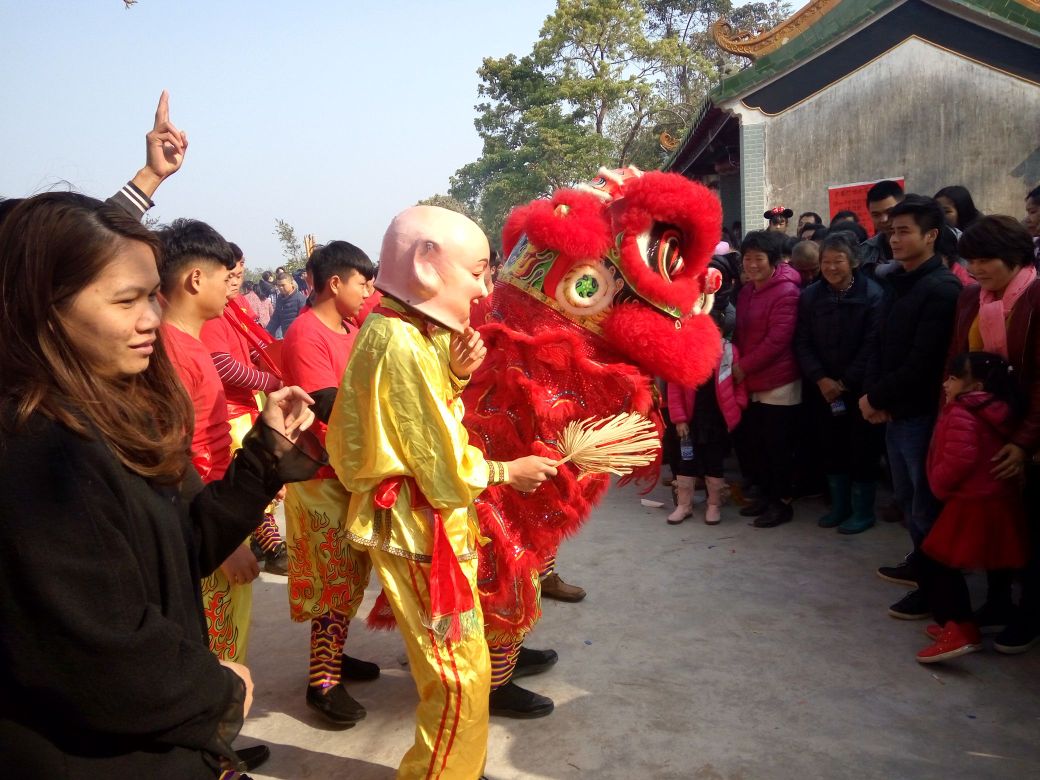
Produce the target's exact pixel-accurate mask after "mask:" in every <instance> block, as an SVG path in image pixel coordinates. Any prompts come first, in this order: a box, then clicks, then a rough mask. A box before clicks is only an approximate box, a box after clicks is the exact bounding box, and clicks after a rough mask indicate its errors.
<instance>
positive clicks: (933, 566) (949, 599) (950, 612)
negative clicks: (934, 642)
mask: <svg viewBox="0 0 1040 780" xmlns="http://www.w3.org/2000/svg"><path fill="white" fill-rule="evenodd" d="M917 565H918V572H919V573H920V577H921V579H920V583H919V584H920V587H921V592H922V593H923V594H924V596H925V598H926V599H927V601H928V606H929V608H930V609H931V610H932V615H933V616H934V617H935V622H936V623H938V624H939V625H940V626H942V625H945V624H946V623H948V622H949V621H951V620H952V621H954V622H956V623H965V622H967V621H969V620H971V596H970V595H969V593H968V583H966V582H965V581H964V575H963V574H961V571H960V569H952V568H950V567H949V566H945V565H943V564H941V563H939V562H938V561H937V560H935V559H934V558H929V557H928V556H927V555H925V554H924V553H923V552H921V551H918V553H917Z"/></svg>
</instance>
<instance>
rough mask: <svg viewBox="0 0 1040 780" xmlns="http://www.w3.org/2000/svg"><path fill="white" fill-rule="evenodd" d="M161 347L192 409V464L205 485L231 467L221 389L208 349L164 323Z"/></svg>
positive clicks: (196, 340)
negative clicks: (193, 416) (163, 348)
mask: <svg viewBox="0 0 1040 780" xmlns="http://www.w3.org/2000/svg"><path fill="white" fill-rule="evenodd" d="M162 337H163V344H164V345H165V347H166V352H167V354H169V356H170V360H171V361H172V362H173V367H174V368H175V369H176V371H177V376H178V377H180V380H181V384H183V385H184V389H185V390H187V391H188V396H189V397H190V398H191V404H192V406H193V407H194V408H195V434H194V436H192V438H191V461H192V464H193V465H194V466H195V469H196V470H197V471H198V472H199V475H200V476H201V477H202V479H203V481H204V482H213V481H214V480H217V479H220V478H221V477H223V476H224V472H225V471H227V469H228V466H230V465H231V425H230V424H229V423H228V411H227V401H226V399H225V397H224V385H223V384H222V383H221V381H220V377H219V376H218V375H217V369H216V367H215V366H214V365H213V358H211V357H210V352H209V348H208V347H206V345H205V344H203V343H202V342H201V341H199V340H198V339H196V338H194V337H193V336H190V335H189V334H187V333H185V332H184V331H182V330H179V329H178V328H175V327H174V326H173V325H169V324H167V323H163V326H162Z"/></svg>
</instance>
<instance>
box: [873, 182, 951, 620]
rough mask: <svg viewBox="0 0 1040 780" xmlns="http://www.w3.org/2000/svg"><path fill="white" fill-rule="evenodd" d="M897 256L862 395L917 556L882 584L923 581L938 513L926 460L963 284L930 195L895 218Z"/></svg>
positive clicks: (909, 603) (917, 610)
mask: <svg viewBox="0 0 1040 780" xmlns="http://www.w3.org/2000/svg"><path fill="white" fill-rule="evenodd" d="M889 222H890V223H891V227H890V230H891V239H890V244H891V247H892V255H893V258H894V259H895V260H896V261H897V262H898V263H899V265H900V266H901V267H899V268H897V269H896V270H894V271H893V272H891V273H889V274H887V275H885V277H884V283H885V286H886V287H887V291H888V297H889V300H888V311H887V313H886V316H885V318H884V322H883V324H882V330H881V340H880V344H879V347H878V357H877V361H878V367H877V370H876V371H874V372H871V373H872V374H873V376H875V377H876V379H874V380H873V381H871V382H869V383H868V385H867V392H866V394H865V395H864V396H863V397H862V398H860V401H859V407H860V410H861V411H862V413H863V417H864V418H865V419H866V420H867V421H868V422H872V423H878V424H880V423H886V422H887V423H888V429H887V431H886V433H885V445H886V448H887V450H888V461H889V466H890V467H891V469H892V487H893V490H894V491H895V494H896V501H897V502H898V503H899V504H900V506H901V507H902V509H903V512H904V514H905V516H906V517H907V519H908V521H909V525H910V536H911V539H912V540H913V545H914V552H913V553H911V554H910V555H909V556H907V560H906V561H905V562H904V563H902V564H900V565H899V566H894V567H888V566H883V567H881V568H880V569H878V575H879V576H880V577H881V578H882V579H886V580H890V581H893V582H898V583H903V584H912V585H916V584H917V583H918V571H917V566H916V551H917V550H918V549H919V548H920V546H921V543H922V542H923V541H924V538H925V536H926V535H927V534H928V531H929V530H930V529H931V527H932V523H934V522H935V518H936V517H937V516H938V514H939V503H938V501H936V499H935V497H934V496H933V495H932V492H931V489H930V488H929V487H928V479H927V477H926V474H925V461H926V459H927V455H928V443H929V440H930V439H931V435H932V428H933V426H934V425H935V417H936V414H937V413H938V407H939V396H940V390H941V383H942V374H943V370H944V368H945V365H944V364H945V361H946V351H947V348H948V347H949V344H950V336H951V334H952V331H953V322H954V312H955V310H956V307H957V298H958V296H959V295H960V289H961V283H960V282H959V281H958V280H957V277H955V276H954V275H953V274H952V273H951V272H950V270H949V269H948V268H947V267H946V266H945V264H944V263H943V261H942V258H940V257H939V256H938V255H936V254H935V241H936V239H937V238H938V236H939V231H940V230H941V229H942V226H943V212H942V209H941V208H940V207H939V204H938V203H936V202H935V201H934V200H932V199H931V198H925V197H922V196H920V195H907V196H906V198H905V199H904V200H903V201H902V202H901V203H899V204H897V205H895V206H894V207H893V208H892V210H891V212H890V214H889ZM889 614H890V615H892V616H893V617H897V618H902V619H908V620H913V619H917V618H923V617H926V616H927V615H928V607H927V604H926V603H925V599H924V597H923V595H922V594H921V593H920V591H918V590H913V591H911V592H910V593H908V594H907V595H906V596H905V597H904V598H903V599H901V600H900V601H899V602H897V603H896V604H893V605H892V607H891V608H890V609H889Z"/></svg>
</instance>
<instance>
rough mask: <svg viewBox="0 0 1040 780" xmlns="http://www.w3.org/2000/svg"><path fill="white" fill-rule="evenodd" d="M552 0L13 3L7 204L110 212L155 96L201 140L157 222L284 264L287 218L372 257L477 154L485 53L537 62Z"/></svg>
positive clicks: (5, 96) (3, 10)
mask: <svg viewBox="0 0 1040 780" xmlns="http://www.w3.org/2000/svg"><path fill="white" fill-rule="evenodd" d="M554 7H555V2H554V0H520V1H519V2H499V1H491V2H476V0H440V1H439V2H412V1H410V0H409V1H408V2H395V1H388V2H382V3H375V2H355V1H353V0H341V1H340V2H334V1H333V0H140V1H139V3H138V5H137V6H135V7H133V8H132V9H130V10H124V8H123V3H122V2H121V0H0V67H2V73H3V76H2V77H0V112H2V113H0V195H5V196H18V195H26V194H32V193H35V192H39V191H42V190H46V189H49V188H51V187H53V186H54V185H55V184H56V183H58V182H61V181H68V182H70V183H71V184H72V185H73V187H74V188H75V189H77V190H79V191H81V192H85V193H88V194H91V195H96V196H99V197H105V196H107V195H109V194H111V193H112V192H114V191H115V190H116V189H118V188H119V187H120V186H121V185H122V184H123V182H124V181H125V180H126V179H127V178H129V177H130V176H131V175H132V174H133V173H134V172H135V171H136V170H137V169H138V168H139V167H140V166H141V164H142V161H143V159H144V133H145V132H146V131H147V130H148V129H149V128H150V127H151V123H152V116H153V113H154V110H155V104H156V102H157V100H158V97H159V93H160V92H161V91H162V90H163V88H167V89H169V90H170V96H171V97H170V105H171V119H172V120H173V122H174V123H175V124H176V125H177V126H178V127H180V128H181V129H182V130H185V131H186V132H187V133H188V136H189V141H190V148H189V150H188V158H187V160H186V162H185V164H184V168H183V169H182V170H181V172H180V173H178V174H177V176H176V177H174V178H173V179H170V180H169V181H168V182H167V183H166V184H164V185H163V187H162V188H161V189H160V190H159V192H158V194H157V196H156V202H157V203H158V206H157V208H156V209H154V210H153V212H152V213H153V214H155V215H156V216H158V217H159V218H160V219H163V220H169V219H173V218H175V217H181V216H184V217H196V218H199V219H203V220H205V221H207V222H209V223H211V224H212V225H213V226H214V227H216V228H217V229H218V230H220V231H221V232H222V233H223V234H224V235H225V236H226V237H227V238H229V239H231V240H234V241H237V242H238V243H239V244H240V245H241V246H242V248H243V249H244V250H245V253H246V256H247V258H248V260H249V262H250V265H253V266H254V267H274V266H276V265H278V264H279V263H280V261H281V254H280V245H279V244H278V241H277V239H276V238H275V237H274V233H273V231H274V220H275V218H276V217H281V218H283V219H286V220H288V221H289V222H290V223H292V224H293V225H294V226H295V227H296V228H297V232H298V233H300V234H303V233H314V234H316V235H317V237H318V240H319V241H327V240H331V239H345V240H348V241H351V242H353V243H355V244H357V245H358V246H360V247H361V248H362V249H364V250H365V251H366V252H368V253H369V254H370V255H371V256H372V258H373V259H375V258H376V256H377V254H378V252H379V242H380V240H381V237H382V233H383V230H384V229H385V227H386V225H387V223H388V222H389V220H390V218H391V217H392V216H393V215H394V214H395V213H397V212H398V211H400V210H401V209H402V208H404V207H406V206H409V205H411V204H413V203H415V201H417V200H419V199H420V198H424V197H427V196H429V195H432V194H433V193H435V192H446V191H447V187H448V178H449V177H450V176H451V174H452V173H454V171H455V170H456V169H457V168H458V167H459V166H461V165H463V164H465V163H467V162H469V161H471V160H474V159H476V157H477V156H478V155H479V154H480V140H479V138H478V137H477V134H476V131H475V130H474V128H473V118H474V111H473V105H474V104H475V103H476V102H477V76H476V70H477V68H478V67H479V66H480V62H481V59H482V58H483V57H485V56H495V57H499V56H503V55H505V54H507V53H509V52H514V53H517V54H524V53H527V52H528V51H529V50H530V47H531V44H532V43H533V42H534V41H535V39H536V38H537V35H538V30H539V29H540V27H541V24H542V22H543V21H544V19H545V17H546V16H547V15H548V14H549V13H550V12H551V11H552V9H553V8H554Z"/></svg>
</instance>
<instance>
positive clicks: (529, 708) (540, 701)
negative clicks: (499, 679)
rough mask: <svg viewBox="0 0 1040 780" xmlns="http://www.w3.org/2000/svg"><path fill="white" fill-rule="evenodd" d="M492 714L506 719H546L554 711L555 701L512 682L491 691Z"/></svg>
mask: <svg viewBox="0 0 1040 780" xmlns="http://www.w3.org/2000/svg"><path fill="white" fill-rule="evenodd" d="M489 703H490V705H491V714H492V715H502V716H503V717H506V718H544V717H545V716H546V715H548V714H549V713H550V712H552V711H553V701H552V699H550V698H549V697H548V696H541V695H540V694H537V693H535V692H534V691H529V690H527V689H526V688H521V687H520V686H519V685H517V684H516V683H515V682H513V681H512V680H510V681H509V682H507V683H506V684H505V685H503V686H501V687H499V688H496V689H495V690H493V691H491V697H490V702H489Z"/></svg>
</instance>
